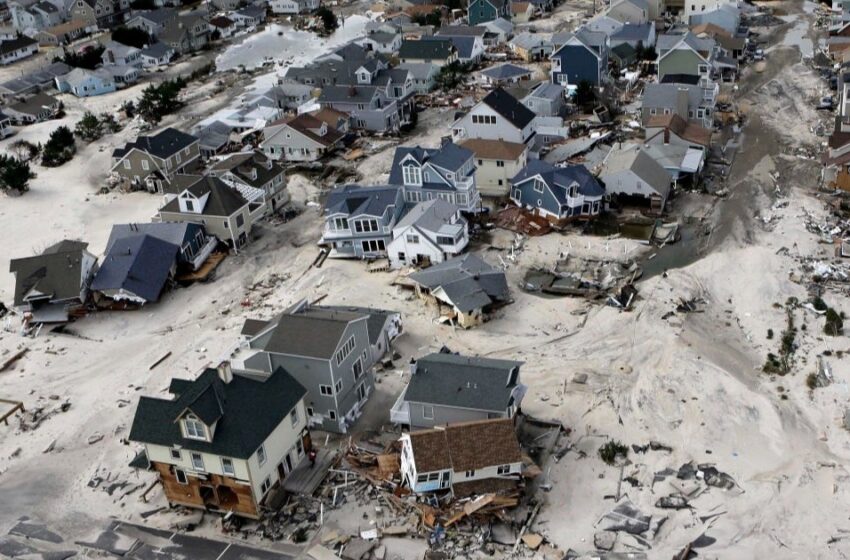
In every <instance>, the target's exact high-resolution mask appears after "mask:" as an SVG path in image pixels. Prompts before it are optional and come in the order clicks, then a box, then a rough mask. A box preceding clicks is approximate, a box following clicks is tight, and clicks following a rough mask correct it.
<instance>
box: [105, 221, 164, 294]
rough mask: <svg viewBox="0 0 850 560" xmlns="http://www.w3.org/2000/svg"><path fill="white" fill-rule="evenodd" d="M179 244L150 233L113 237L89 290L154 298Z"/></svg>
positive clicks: (160, 289)
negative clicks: (115, 291) (117, 291)
mask: <svg viewBox="0 0 850 560" xmlns="http://www.w3.org/2000/svg"><path fill="white" fill-rule="evenodd" d="M179 250H180V247H178V246H177V245H174V244H173V243H168V242H167V241H162V240H161V239H158V238H156V237H154V236H152V235H147V234H137V235H134V236H132V237H122V238H121V239H117V240H115V241H114V242H113V243H112V244H111V246H110V249H109V251H108V252H107V253H106V256H104V258H103V264H101V266H100V269H99V270H98V271H97V275H96V276H95V277H94V280H93V281H92V290H95V291H100V292H102V291H107V290H123V291H125V292H128V293H131V294H133V295H135V296H138V297H140V298H142V299H144V300H145V301H149V302H152V301H157V300H159V296H160V294H161V293H162V291H163V289H164V288H165V284H166V282H167V281H168V278H169V276H170V273H171V269H172V267H173V266H174V263H175V261H176V260H177V253H178V251H179Z"/></svg>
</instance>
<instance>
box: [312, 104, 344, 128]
mask: <svg viewBox="0 0 850 560" xmlns="http://www.w3.org/2000/svg"><path fill="white" fill-rule="evenodd" d="M309 114H311V115H313V116H314V117H316V118H317V119H319V120H320V121H322V122H324V123H327V125H328V126H330V127H333V128H336V127H337V124H339V121H340V119H342V120H344V121H348V119H350V118H351V115H349V114H348V113H345V112H343V111H337V110H336V109H334V108H332V107H324V108H322V109H319V110H318V111H311V112H310V113H309Z"/></svg>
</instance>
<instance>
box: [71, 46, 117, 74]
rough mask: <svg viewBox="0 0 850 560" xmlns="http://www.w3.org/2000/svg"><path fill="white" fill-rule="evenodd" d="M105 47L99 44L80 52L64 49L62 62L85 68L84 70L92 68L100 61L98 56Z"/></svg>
mask: <svg viewBox="0 0 850 560" xmlns="http://www.w3.org/2000/svg"><path fill="white" fill-rule="evenodd" d="M105 50H106V49H105V48H104V47H102V46H100V45H98V46H97V47H91V48H88V49H86V50H84V51H83V52H81V53H76V52H74V51H67V50H66V51H65V53H64V55H63V56H62V59H61V60H62V62H64V63H65V64H67V65H68V66H72V67H74V68H85V69H86V70H94V69H95V68H96V67H97V66H98V65H99V64H100V63H101V62H102V61H101V58H100V56H101V55H102V54H103V51H105Z"/></svg>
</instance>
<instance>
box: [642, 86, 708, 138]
mask: <svg viewBox="0 0 850 560" xmlns="http://www.w3.org/2000/svg"><path fill="white" fill-rule="evenodd" d="M713 92H714V90H713V89H711V88H704V87H701V86H699V85H696V84H647V85H646V89H644V93H643V105H642V107H641V120H642V121H643V124H644V125H646V124H647V123H648V122H649V120H650V119H651V118H652V117H655V116H657V115H678V116H680V117H682V119H684V120H685V121H687V122H690V123H693V124H697V125H699V126H702V127H704V128H711V127H712V126H713V125H714V95H713Z"/></svg>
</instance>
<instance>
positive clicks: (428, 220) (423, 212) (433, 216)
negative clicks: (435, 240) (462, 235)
mask: <svg viewBox="0 0 850 560" xmlns="http://www.w3.org/2000/svg"><path fill="white" fill-rule="evenodd" d="M458 210H459V208H458V207H457V206H455V205H454V204H452V203H451V202H448V201H446V200H443V199H442V198H433V199H431V200H426V201H424V202H419V203H417V204H416V205H415V206H414V207H413V208H411V209H410V210H409V211H408V212H407V214H405V215H404V217H403V218H402V219H401V220H399V221H398V223H397V224H396V226H395V228H393V229H401V228H406V227H410V226H416V228H417V229H420V230H422V231H427V232H434V233H438V232H440V231H441V230H443V229H444V228H445V226H447V225H450V224H451V223H452V219H453V218H454V216H455V215H456V214H457V213H458ZM465 222H466V221H465V220H463V222H461V223H458V224H457V228H458V229H462V228H463V226H464V225H465Z"/></svg>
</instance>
